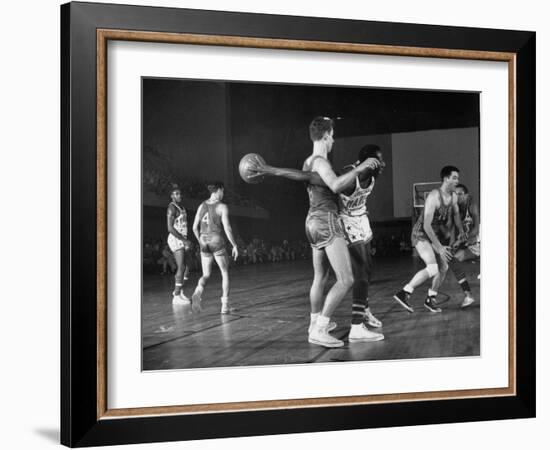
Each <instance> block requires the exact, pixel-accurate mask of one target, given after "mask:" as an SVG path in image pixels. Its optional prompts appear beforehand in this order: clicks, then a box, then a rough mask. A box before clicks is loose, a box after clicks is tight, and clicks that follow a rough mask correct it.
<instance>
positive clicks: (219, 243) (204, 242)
mask: <svg viewBox="0 0 550 450" xmlns="http://www.w3.org/2000/svg"><path fill="white" fill-rule="evenodd" d="M199 245H200V250H201V253H202V254H203V255H204V256H212V255H214V256H220V255H224V254H225V253H226V249H225V239H224V238H223V236H222V235H221V234H218V233H211V234H201V236H200V239H199Z"/></svg>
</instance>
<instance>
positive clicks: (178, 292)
mask: <svg viewBox="0 0 550 450" xmlns="http://www.w3.org/2000/svg"><path fill="white" fill-rule="evenodd" d="M181 287H182V284H181V283H176V286H175V287H174V295H180V292H181Z"/></svg>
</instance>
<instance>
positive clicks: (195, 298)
mask: <svg viewBox="0 0 550 450" xmlns="http://www.w3.org/2000/svg"><path fill="white" fill-rule="evenodd" d="M201 302H202V298H201V295H200V294H199V293H197V292H194V293H193V295H192V296H191V308H193V312H194V313H200V312H201V311H202V306H201Z"/></svg>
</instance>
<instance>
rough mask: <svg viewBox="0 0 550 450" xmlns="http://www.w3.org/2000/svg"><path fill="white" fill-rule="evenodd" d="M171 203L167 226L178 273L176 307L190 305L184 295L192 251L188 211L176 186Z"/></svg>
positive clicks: (174, 299)
mask: <svg viewBox="0 0 550 450" xmlns="http://www.w3.org/2000/svg"><path fill="white" fill-rule="evenodd" d="M170 198H171V200H172V201H171V202H170V204H169V205H168V209H167V211H166V225H167V228H168V247H170V250H171V251H172V253H173V254H174V258H175V260H176V265H177V271H176V275H175V287H174V292H173V293H172V296H173V298H172V303H173V304H174V305H188V304H189V303H190V300H189V299H188V298H187V297H186V296H185V294H184V293H183V282H184V276H185V271H186V268H187V265H188V264H187V258H188V254H189V251H191V249H192V245H191V242H190V241H189V240H188V239H187V211H186V210H185V208H184V207H183V205H182V204H181V191H180V189H179V188H178V187H177V186H176V185H174V187H173V188H172V192H171V194H170Z"/></svg>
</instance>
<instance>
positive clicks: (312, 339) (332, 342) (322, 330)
mask: <svg viewBox="0 0 550 450" xmlns="http://www.w3.org/2000/svg"><path fill="white" fill-rule="evenodd" d="M308 341H309V343H310V344H315V345H321V346H323V347H328V348H336V347H343V346H344V341H341V340H340V339H336V338H335V337H334V336H331V335H330V334H328V326H326V327H320V326H318V325H315V326H314V327H313V329H312V330H311V333H309V338H308Z"/></svg>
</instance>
